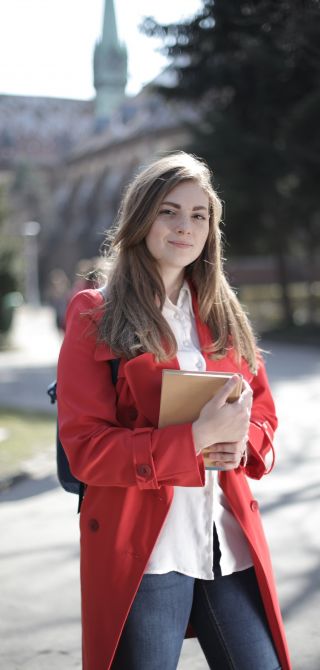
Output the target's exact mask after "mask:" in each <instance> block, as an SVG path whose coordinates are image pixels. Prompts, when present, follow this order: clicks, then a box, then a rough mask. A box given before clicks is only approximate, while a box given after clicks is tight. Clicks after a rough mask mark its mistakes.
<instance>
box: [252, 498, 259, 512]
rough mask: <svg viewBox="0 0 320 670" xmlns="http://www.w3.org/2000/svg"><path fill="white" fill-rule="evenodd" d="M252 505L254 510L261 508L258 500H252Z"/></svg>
mask: <svg viewBox="0 0 320 670" xmlns="http://www.w3.org/2000/svg"><path fill="white" fill-rule="evenodd" d="M250 507H251V510H252V512H256V511H257V510H258V509H259V503H258V501H257V500H251V503H250Z"/></svg>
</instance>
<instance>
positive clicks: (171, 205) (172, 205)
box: [161, 200, 208, 212]
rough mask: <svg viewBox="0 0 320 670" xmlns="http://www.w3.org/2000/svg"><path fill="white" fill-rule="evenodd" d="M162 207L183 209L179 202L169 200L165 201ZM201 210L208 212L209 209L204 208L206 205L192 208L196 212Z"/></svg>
mask: <svg viewBox="0 0 320 670" xmlns="http://www.w3.org/2000/svg"><path fill="white" fill-rule="evenodd" d="M162 205H170V207H175V208H176V209H181V205H179V204H178V203H177V202H171V201H169V200H165V201H164V202H162V203H161V206H162ZM199 209H205V211H206V212H207V211H208V207H204V205H195V207H193V208H192V211H196V210H199Z"/></svg>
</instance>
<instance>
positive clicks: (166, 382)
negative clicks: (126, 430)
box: [158, 370, 242, 470]
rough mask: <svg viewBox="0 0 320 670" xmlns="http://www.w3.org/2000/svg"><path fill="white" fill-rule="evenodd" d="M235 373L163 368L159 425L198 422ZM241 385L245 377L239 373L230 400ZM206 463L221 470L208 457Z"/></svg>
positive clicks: (162, 426) (236, 393) (207, 467)
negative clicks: (208, 460)
mask: <svg viewBox="0 0 320 670" xmlns="http://www.w3.org/2000/svg"><path fill="white" fill-rule="evenodd" d="M233 375H234V373H233V372H188V371H185V370H163V371H162V386H161V398H160V412H159V424H158V425H159V428H164V427H165V426H170V425H173V424H179V423H189V422H193V421H195V420H196V419H197V418H198V416H199V414H200V411H201V409H202V407H203V406H204V405H205V404H206V403H207V402H208V400H210V398H212V397H213V396H214V395H215V394H216V393H217V391H219V389H220V388H221V387H222V386H223V385H224V384H225V383H226V382H227V381H228V379H230V378H231V377H233ZM241 387H242V377H241V375H239V382H238V384H237V385H236V386H235V388H234V389H233V390H232V392H231V394H230V396H229V398H228V402H234V401H235V400H237V399H238V398H239V396H240V394H241ZM204 456H205V454H204ZM205 464H206V469H210V470H217V469H220V468H215V467H212V466H210V465H208V464H207V463H206V459H205ZM222 469H223V468H222Z"/></svg>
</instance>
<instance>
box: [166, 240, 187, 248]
mask: <svg viewBox="0 0 320 670" xmlns="http://www.w3.org/2000/svg"><path fill="white" fill-rule="evenodd" d="M169 244H173V246H174V247H180V248H186V249H190V247H192V244H188V243H187V242H174V241H173V240H169Z"/></svg>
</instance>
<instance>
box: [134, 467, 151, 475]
mask: <svg viewBox="0 0 320 670" xmlns="http://www.w3.org/2000/svg"><path fill="white" fill-rule="evenodd" d="M137 473H138V475H140V477H149V476H150V475H151V468H150V465H137Z"/></svg>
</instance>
